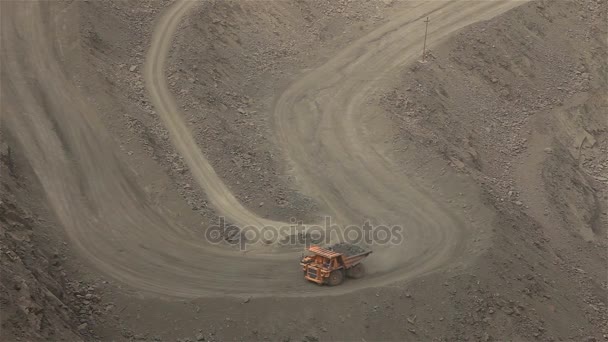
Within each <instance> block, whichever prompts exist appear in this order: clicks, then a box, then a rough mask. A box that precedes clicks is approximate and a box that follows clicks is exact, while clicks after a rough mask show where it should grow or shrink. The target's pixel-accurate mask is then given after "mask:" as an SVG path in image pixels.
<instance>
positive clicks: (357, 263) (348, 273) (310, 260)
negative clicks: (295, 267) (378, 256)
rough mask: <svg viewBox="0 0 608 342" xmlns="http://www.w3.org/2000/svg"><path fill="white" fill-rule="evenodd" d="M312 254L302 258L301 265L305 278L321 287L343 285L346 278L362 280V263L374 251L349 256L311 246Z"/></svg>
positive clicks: (360, 251)
mask: <svg viewBox="0 0 608 342" xmlns="http://www.w3.org/2000/svg"><path fill="white" fill-rule="evenodd" d="M308 251H309V252H310V253H311V254H310V255H307V256H305V257H303V258H302V261H300V265H301V266H302V270H303V271H304V278H306V279H307V280H310V281H312V282H315V283H317V284H319V285H324V284H326V285H329V286H336V285H340V284H342V282H343V281H344V278H345V277H350V278H355V279H357V278H361V277H363V276H364V275H365V268H364V267H363V264H362V263H361V261H362V260H363V259H365V258H366V257H367V256H368V255H370V254H371V253H372V251H365V250H357V252H356V253H355V254H352V255H347V254H345V253H340V252H338V251H335V250H331V249H329V248H322V247H319V246H311V247H310V248H308Z"/></svg>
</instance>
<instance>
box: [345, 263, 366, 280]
mask: <svg viewBox="0 0 608 342" xmlns="http://www.w3.org/2000/svg"><path fill="white" fill-rule="evenodd" d="M346 275H347V276H348V277H349V278H353V279H359V278H363V276H364V275H365V266H363V264H357V265H355V266H353V267H352V268H350V269H349V270H348V271H346Z"/></svg>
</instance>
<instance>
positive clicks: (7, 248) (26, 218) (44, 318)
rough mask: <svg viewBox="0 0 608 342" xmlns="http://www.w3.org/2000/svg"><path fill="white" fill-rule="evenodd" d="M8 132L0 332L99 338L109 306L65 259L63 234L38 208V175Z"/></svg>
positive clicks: (0, 219)
mask: <svg viewBox="0 0 608 342" xmlns="http://www.w3.org/2000/svg"><path fill="white" fill-rule="evenodd" d="M3 128H4V127H3ZM7 133H9V132H7V131H6V130H5V128H4V129H3V130H0V147H1V149H0V175H1V177H0V255H1V256H0V265H1V269H2V276H1V277H0V306H1V308H2V315H1V317H0V318H1V320H0V324H1V326H0V336H1V337H2V339H3V340H4V341H21V340H26V341H33V340H47V341H48V340H69V341H80V340H83V339H87V338H95V337H96V335H95V334H94V332H93V330H92V327H94V326H95V325H96V321H98V320H99V318H100V317H101V316H102V314H103V312H105V310H103V309H102V307H101V293H100V292H99V291H98V289H97V288H96V286H95V285H94V284H92V283H89V282H87V281H83V280H82V279H80V277H79V275H78V274H77V273H75V272H74V269H73V268H71V267H70V265H69V263H67V262H66V260H67V258H68V257H69V255H70V253H69V251H68V248H67V247H66V245H67V243H66V242H64V241H65V236H64V235H63V234H62V233H58V232H56V231H54V229H57V228H56V227H53V226H52V223H50V222H48V221H46V220H45V219H44V218H43V217H44V216H45V215H39V214H40V213H39V212H37V211H38V209H40V207H38V206H37V205H38V204H39V203H38V199H36V195H35V193H36V192H33V191H32V189H33V188H35V187H36V185H35V184H36V181H35V176H34V175H33V174H32V172H31V170H29V168H28V167H29V166H28V165H27V163H24V160H23V158H22V157H23V156H21V155H20V151H19V150H18V149H15V146H16V145H15V144H14V141H10V142H9V141H8V140H7Z"/></svg>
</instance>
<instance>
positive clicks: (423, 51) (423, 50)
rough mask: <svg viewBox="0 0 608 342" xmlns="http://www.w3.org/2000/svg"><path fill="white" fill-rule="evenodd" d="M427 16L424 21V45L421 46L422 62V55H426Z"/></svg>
mask: <svg viewBox="0 0 608 342" xmlns="http://www.w3.org/2000/svg"><path fill="white" fill-rule="evenodd" d="M429 21H430V20H429V17H426V20H425V21H424V22H425V23H426V28H425V29H424V47H423V48H422V61H423V62H424V56H425V55H426V34H427V33H428V32H429Z"/></svg>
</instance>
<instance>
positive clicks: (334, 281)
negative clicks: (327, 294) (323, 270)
mask: <svg viewBox="0 0 608 342" xmlns="http://www.w3.org/2000/svg"><path fill="white" fill-rule="evenodd" d="M342 281H344V272H342V270H336V271H333V272H331V273H330V274H329V277H328V278H327V285H329V286H338V285H340V284H342Z"/></svg>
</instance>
